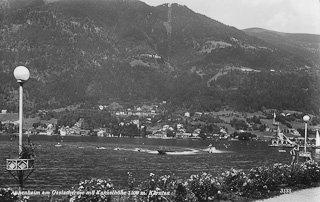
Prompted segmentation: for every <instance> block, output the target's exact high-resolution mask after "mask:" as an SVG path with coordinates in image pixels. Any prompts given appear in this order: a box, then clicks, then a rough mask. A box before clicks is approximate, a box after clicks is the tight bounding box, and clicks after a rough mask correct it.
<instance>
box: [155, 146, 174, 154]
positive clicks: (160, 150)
mask: <svg viewBox="0 0 320 202" xmlns="http://www.w3.org/2000/svg"><path fill="white" fill-rule="evenodd" d="M157 151H158V153H159V154H167V152H174V151H173V150H169V149H168V148H167V147H159V149H158V150H157Z"/></svg>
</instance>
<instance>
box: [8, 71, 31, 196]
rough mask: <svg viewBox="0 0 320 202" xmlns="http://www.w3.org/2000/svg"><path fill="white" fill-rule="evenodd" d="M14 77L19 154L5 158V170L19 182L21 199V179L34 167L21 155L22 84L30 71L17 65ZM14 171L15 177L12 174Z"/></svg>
mask: <svg viewBox="0 0 320 202" xmlns="http://www.w3.org/2000/svg"><path fill="white" fill-rule="evenodd" d="M13 75H14V77H15V78H16V79H17V82H18V83H19V85H20V87H19V154H18V155H19V156H18V158H17V159H7V170H8V171H9V173H10V174H11V175H12V176H13V177H14V178H15V179H16V180H17V181H18V183H19V191H20V193H19V198H20V200H21V199H22V194H21V191H22V188H23V181H24V180H26V179H27V178H28V177H29V175H30V174H31V173H32V172H33V169H34V160H33V159H30V158H28V159H24V158H26V157H24V156H23V155H22V129H23V84H24V83H25V82H26V81H27V80H28V79H29V77H30V72H29V70H28V69H27V68H26V67H24V66H18V67H16V68H15V69H14V71H13ZM28 170H29V171H30V172H29V175H28V176H27V177H26V178H25V179H24V173H25V171H28ZM14 171H16V174H17V177H15V175H14V174H13V172H14Z"/></svg>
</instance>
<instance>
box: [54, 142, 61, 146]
mask: <svg viewBox="0 0 320 202" xmlns="http://www.w3.org/2000/svg"><path fill="white" fill-rule="evenodd" d="M54 146H55V147H62V144H61V143H60V142H58V144H56V145H54Z"/></svg>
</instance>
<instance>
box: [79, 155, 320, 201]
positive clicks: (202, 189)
mask: <svg viewBox="0 0 320 202" xmlns="http://www.w3.org/2000/svg"><path fill="white" fill-rule="evenodd" d="M91 182H93V183H91V184H90V183H88V181H87V183H86V184H87V186H86V187H87V188H86V189H85V190H89V191H90V190H92V188H93V187H97V186H96V185H95V184H94V183H97V181H91ZM134 182H135V180H134V178H133V176H132V173H129V175H128V189H129V190H137V193H146V194H145V195H140V194H137V195H135V196H127V197H126V199H127V200H124V201H132V202H133V201H150V202H151V201H157V202H162V201H163V202H164V201H172V202H173V201H175V202H176V201H178V202H180V201H181V202H182V201H190V202H196V201H198V202H204V201H220V200H227V201H228V200H236V201H251V200H252V199H263V198H267V197H270V196H274V195H278V194H279V193H280V192H279V190H280V189H281V188H284V187H296V186H299V185H304V186H306V187H310V186H312V184H313V183H319V182H320V166H319V164H318V163H317V162H314V161H307V162H303V163H297V164H295V165H293V166H292V165H287V164H281V163H276V164H272V165H269V166H260V167H255V168H252V169H250V170H248V171H243V170H238V169H234V168H232V169H230V170H226V171H224V172H222V173H220V174H218V175H217V176H213V175H212V174H209V173H205V172H202V173H200V174H197V175H191V176H190V177H189V178H188V179H185V180H183V179H179V178H178V177H177V176H175V175H164V176H157V175H155V174H153V173H150V176H149V178H148V179H147V180H145V181H143V182H142V183H140V184H139V185H138V186H137V187H136V188H135V187H134V186H133V185H134ZM82 184H83V183H82ZM89 184H90V186H89ZM89 187H91V188H89ZM77 190H79V189H77ZM81 190H84V188H82V189H81ZM161 192H162V193H166V194H160V193H161ZM155 193H156V194H155ZM86 197H88V196H85V195H79V196H74V197H73V198H77V199H79V201H85V199H87V198H86Z"/></svg>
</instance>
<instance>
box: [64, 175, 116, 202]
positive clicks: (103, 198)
mask: <svg viewBox="0 0 320 202" xmlns="http://www.w3.org/2000/svg"><path fill="white" fill-rule="evenodd" d="M73 190H75V191H76V193H77V194H75V195H72V196H70V200H69V201H70V202H87V201H91V202H110V201H111V196H110V195H109V194H107V193H106V192H109V191H111V190H113V184H112V182H111V180H109V179H107V180H102V179H95V178H93V179H91V180H84V181H81V182H80V183H79V185H78V186H76V187H73Z"/></svg>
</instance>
